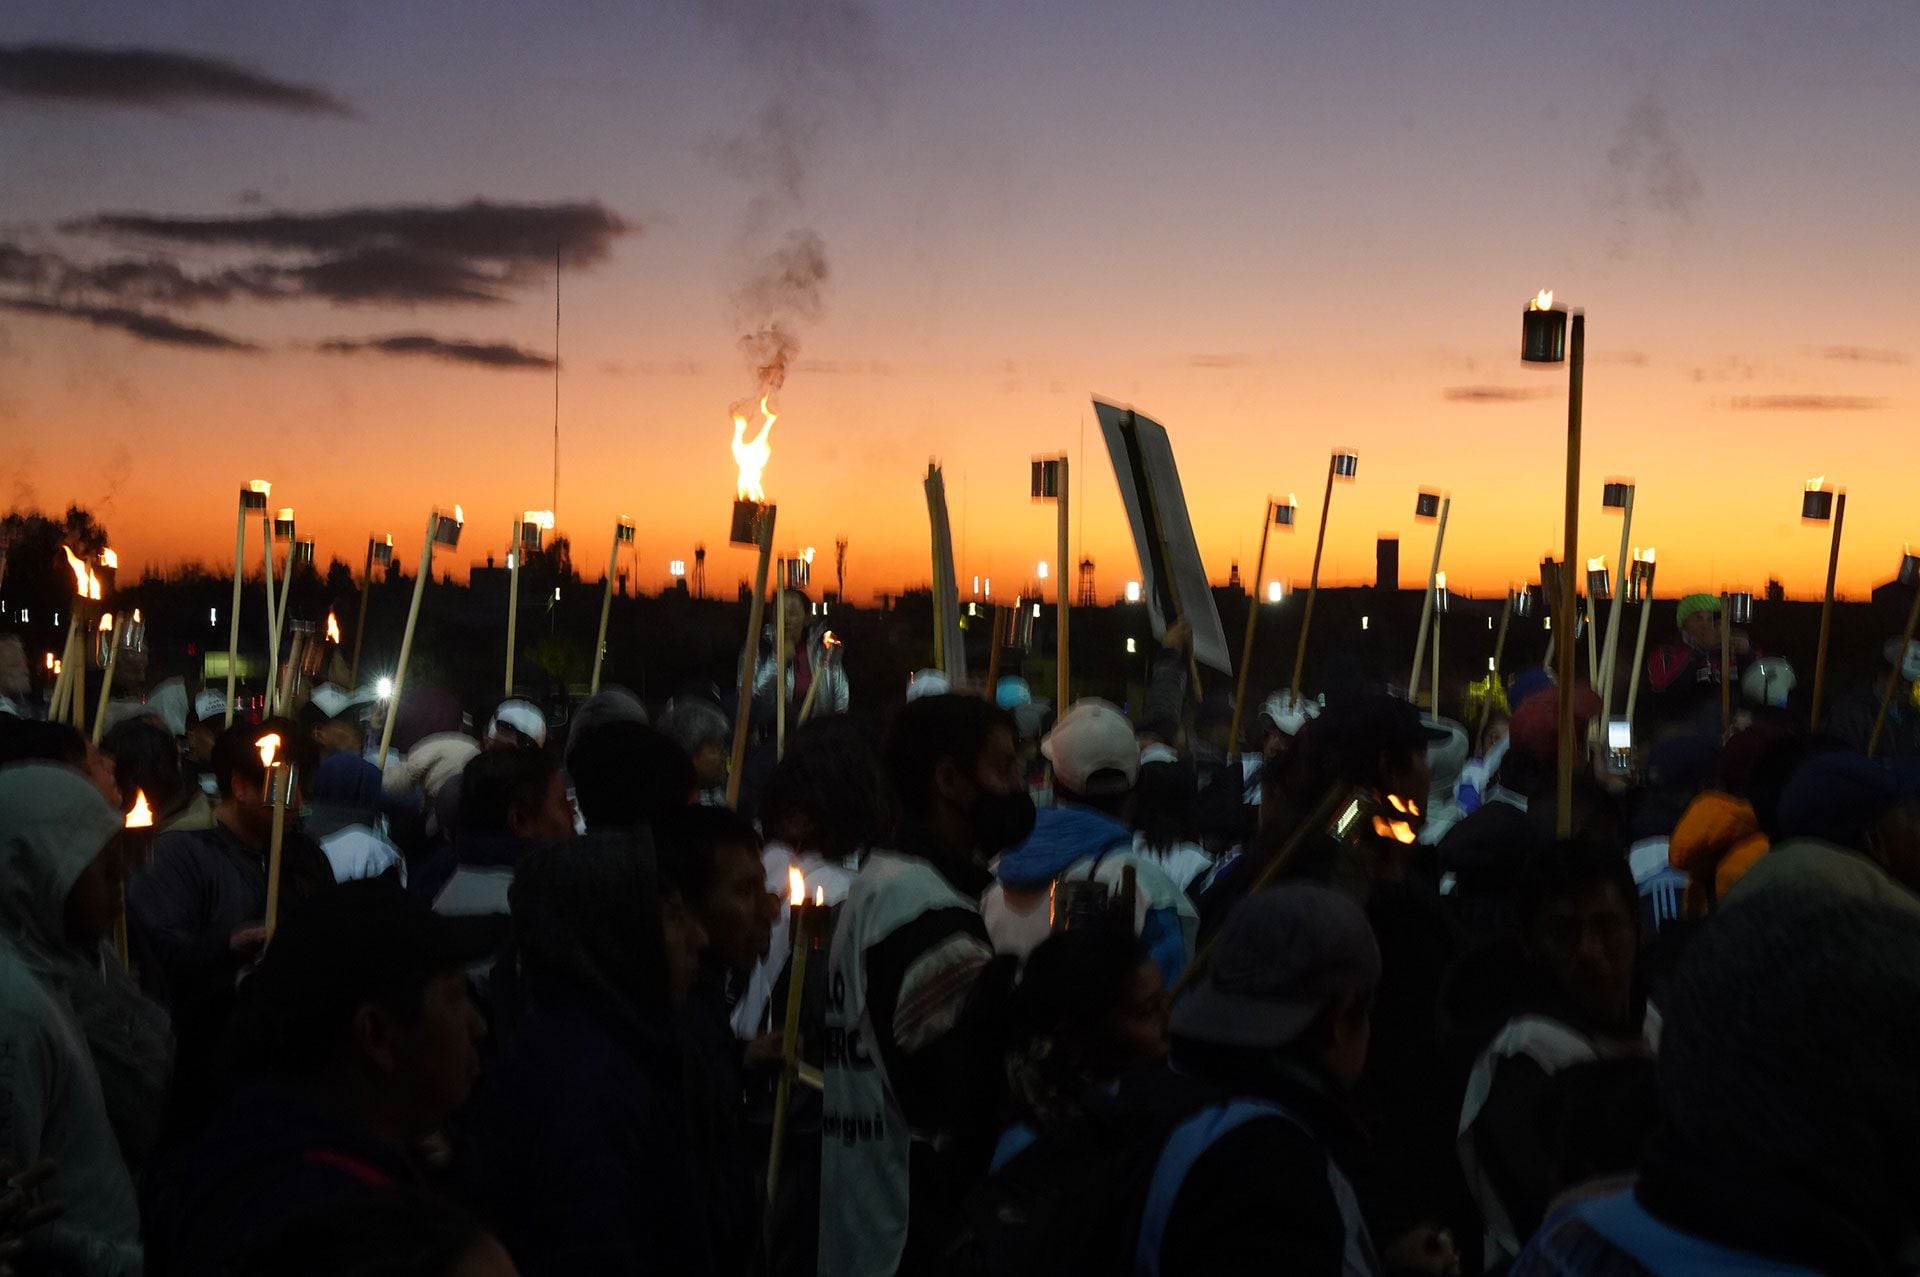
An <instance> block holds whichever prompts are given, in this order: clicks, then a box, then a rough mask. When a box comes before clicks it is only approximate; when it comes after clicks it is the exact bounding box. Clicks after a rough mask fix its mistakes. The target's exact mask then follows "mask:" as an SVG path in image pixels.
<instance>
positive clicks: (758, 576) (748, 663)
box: [727, 506, 775, 811]
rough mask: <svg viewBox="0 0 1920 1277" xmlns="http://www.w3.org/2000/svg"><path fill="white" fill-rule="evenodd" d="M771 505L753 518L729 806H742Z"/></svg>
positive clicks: (770, 547)
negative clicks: (755, 552)
mask: <svg viewBox="0 0 1920 1277" xmlns="http://www.w3.org/2000/svg"><path fill="white" fill-rule="evenodd" d="M774 514H775V511H774V508H773V507H772V506H763V507H761V510H760V514H759V516H758V517H757V518H756V519H755V520H754V539H755V540H756V541H758V542H759V543H760V561H759V563H758V564H757V565H756V566H755V567H754V570H753V603H752V604H751V605H750V606H749V607H748V609H747V642H746V650H745V651H744V652H742V653H741V657H740V698H739V702H738V705H737V708H736V709H735V712H734V716H733V755H732V766H731V768H730V769H729V770H728V772H727V806H728V807H731V808H733V809H734V810H735V811H738V810H739V809H740V772H741V769H742V768H743V767H745V765H746V759H747V720H748V719H749V718H751V717H752V715H753V676H754V673H755V668H756V667H757V666H758V665H759V663H760V619H761V618H762V617H763V616H765V615H766V606H767V567H768V564H769V562H770V561H771V560H772V558H773V517H774Z"/></svg>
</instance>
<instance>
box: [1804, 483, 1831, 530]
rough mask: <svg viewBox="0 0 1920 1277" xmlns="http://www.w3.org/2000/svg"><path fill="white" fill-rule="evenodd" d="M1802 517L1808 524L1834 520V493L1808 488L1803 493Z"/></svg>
mask: <svg viewBox="0 0 1920 1277" xmlns="http://www.w3.org/2000/svg"><path fill="white" fill-rule="evenodd" d="M1800 517H1801V518H1802V519H1803V520H1805V521H1806V522H1808V523H1825V522H1827V521H1828V520H1829V519H1831V518H1833V493H1832V492H1831V491H1829V490H1827V489H1825V488H1808V489H1807V490H1806V491H1805V492H1803V493H1801V494H1800Z"/></svg>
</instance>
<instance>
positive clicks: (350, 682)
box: [347, 537, 373, 688]
mask: <svg viewBox="0 0 1920 1277" xmlns="http://www.w3.org/2000/svg"><path fill="white" fill-rule="evenodd" d="M372 597H373V538H372V537H368V538H367V566H366V570H365V571H363V572H361V574H360V612H359V615H357V616H355V617H354V620H353V661H352V663H350V664H349V665H348V666H347V686H348V687H349V688H357V687H359V686H360V643H361V641H362V640H363V639H365V638H366V637H367V601H368V600H369V599H371V598H372Z"/></svg>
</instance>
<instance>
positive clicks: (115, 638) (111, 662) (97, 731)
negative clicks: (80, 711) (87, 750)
mask: <svg viewBox="0 0 1920 1277" xmlns="http://www.w3.org/2000/svg"><path fill="white" fill-rule="evenodd" d="M126 626H127V618H126V617H124V616H116V617H114V618H113V632H112V634H110V635H109V636H108V638H107V644H108V646H107V668H106V670H105V673H104V677H103V678H102V679H101V680H100V708H99V709H98V710H96V711H95V712H94V715H93V743H94V744H96V745H98V744H99V743H100V737H101V735H102V734H104V733H105V732H106V730H107V703H108V701H109V699H110V698H111V697H112V696H113V672H114V670H115V668H117V667H118V666H119V664H120V635H121V632H122V631H124V630H125V629H126Z"/></svg>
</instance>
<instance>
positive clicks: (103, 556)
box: [100, 549, 120, 569]
mask: <svg viewBox="0 0 1920 1277" xmlns="http://www.w3.org/2000/svg"><path fill="white" fill-rule="evenodd" d="M100 566H101V567H103V568H115V569H118V568H119V566H120V556H119V555H117V554H115V553H114V552H113V551H112V550H110V549H108V550H102V551H100Z"/></svg>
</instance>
